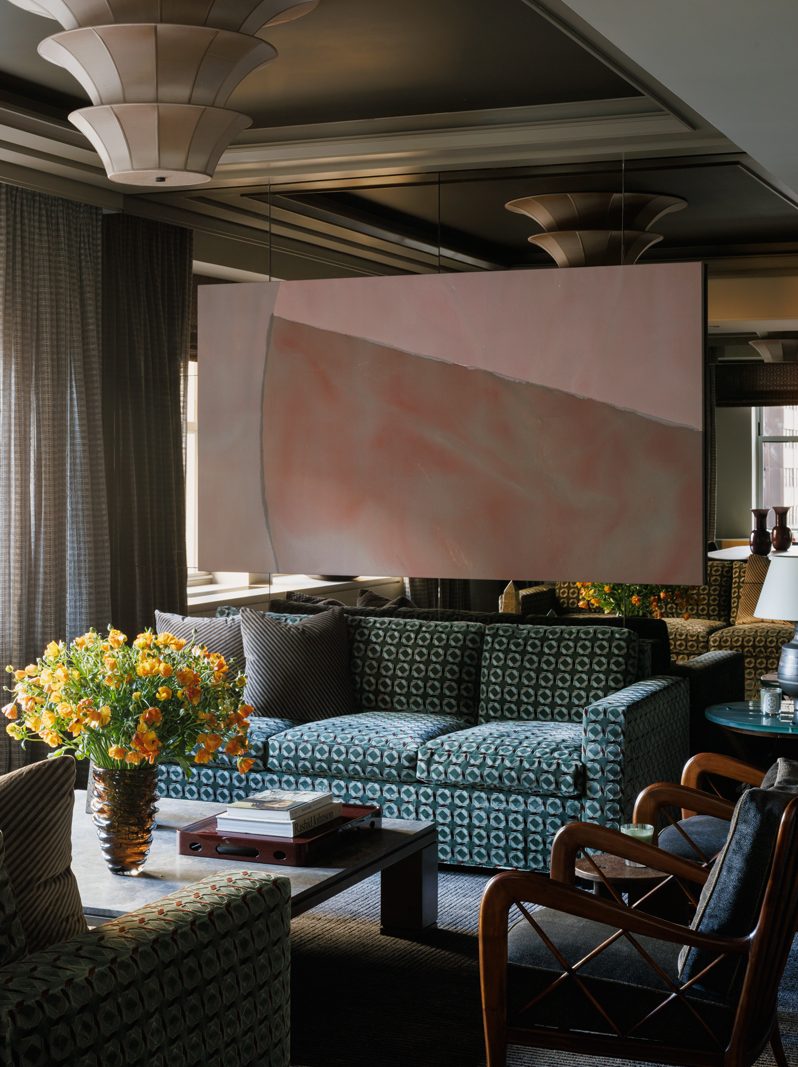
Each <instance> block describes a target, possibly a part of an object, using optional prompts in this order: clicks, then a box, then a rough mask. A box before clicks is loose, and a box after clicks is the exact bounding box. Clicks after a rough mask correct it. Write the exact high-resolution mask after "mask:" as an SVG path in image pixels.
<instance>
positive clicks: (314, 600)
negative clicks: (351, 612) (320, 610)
mask: <svg viewBox="0 0 798 1067" xmlns="http://www.w3.org/2000/svg"><path fill="white" fill-rule="evenodd" d="M285 599H286V600H292V601H296V603H297V604H320V605H321V606H322V607H325V608H342V607H343V606H344V602H343V600H336V599H335V598H334V597H331V596H313V595H312V594H311V593H297V592H294V591H291V592H289V593H286V594H285Z"/></svg>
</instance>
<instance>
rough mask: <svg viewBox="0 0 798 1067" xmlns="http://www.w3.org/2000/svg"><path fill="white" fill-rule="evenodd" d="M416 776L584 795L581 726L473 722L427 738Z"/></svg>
mask: <svg viewBox="0 0 798 1067" xmlns="http://www.w3.org/2000/svg"><path fill="white" fill-rule="evenodd" d="M418 777H419V778H420V779H421V781H423V782H440V783H445V784H447V785H455V786H475V787H476V786H482V787H484V788H486V789H507V790H510V791H515V792H519V793H551V794H554V795H556V796H568V797H573V796H580V795H581V794H582V789H583V783H584V766H583V764H582V727H581V725H579V724H577V723H545V722H536V723H534V724H532V723H527V722H489V723H483V724H482V725H481V726H473V727H471V729H469V730H460V731H459V732H458V733H456V734H448V735H447V736H446V737H439V738H438V739H437V740H435V741H429V742H427V744H426V745H424V746H423V747H422V749H421V751H420V752H419V758H418Z"/></svg>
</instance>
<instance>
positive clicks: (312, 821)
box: [216, 800, 343, 837]
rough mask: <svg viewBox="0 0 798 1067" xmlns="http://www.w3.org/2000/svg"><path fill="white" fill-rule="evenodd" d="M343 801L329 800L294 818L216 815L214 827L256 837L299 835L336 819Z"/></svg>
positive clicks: (222, 830) (230, 832) (229, 832)
mask: <svg viewBox="0 0 798 1067" xmlns="http://www.w3.org/2000/svg"><path fill="white" fill-rule="evenodd" d="M342 807H343V802H342V801H340V800H331V801H330V803H329V804H328V805H325V806H324V807H323V808H316V809H315V810H314V811H310V812H306V813H305V814H304V815H297V817H296V818H295V819H288V820H286V819H279V820H275V821H274V822H271V821H269V820H268V819H236V818H233V817H232V816H229V815H224V814H222V815H217V817H216V829H217V830H219V831H220V832H222V833H227V834H253V835H255V836H257V837H301V835H302V834H307V833H310V831H311V830H317V829H319V828H320V827H322V826H326V825H327V823H329V822H332V821H333V820H334V819H337V818H338V817H339V816H340V814H341V808H342Z"/></svg>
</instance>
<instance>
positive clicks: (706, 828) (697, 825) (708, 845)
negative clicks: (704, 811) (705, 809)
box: [657, 815, 731, 863]
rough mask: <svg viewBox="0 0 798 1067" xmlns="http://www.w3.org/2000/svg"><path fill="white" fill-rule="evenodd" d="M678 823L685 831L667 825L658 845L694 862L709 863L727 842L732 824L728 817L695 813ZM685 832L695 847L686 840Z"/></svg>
mask: <svg viewBox="0 0 798 1067" xmlns="http://www.w3.org/2000/svg"><path fill="white" fill-rule="evenodd" d="M676 825H677V826H679V827H680V828H681V830H682V831H683V833H680V832H679V830H677V829H676V826H666V827H665V829H664V830H663V831H662V832H661V833H660V835H659V837H658V838H657V845H658V846H659V847H660V848H661V849H662V850H663V852H669V853H670V854H671V855H672V856H680V857H681V858H682V859H685V860H692V861H693V862H694V863H695V862H698V863H708V862H709V861H710V860H712V859H714V858H715V856H717V854H718V853H719V852H720V850H721V849H722V848H723V846H724V845H725V844H726V838H727V837H728V836H729V826H730V825H731V824H730V823H729V820H728V819H717V818H715V817H714V816H713V815H693V816H691V817H690V818H689V819H682V820H680V821H679V822H678V823H677V824H676ZM684 834H687V836H688V837H689V838H690V841H692V842H693V845H694V846H695V847H693V845H691V844H690V841H687V840H685V837H684Z"/></svg>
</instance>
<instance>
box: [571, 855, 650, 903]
mask: <svg viewBox="0 0 798 1067" xmlns="http://www.w3.org/2000/svg"><path fill="white" fill-rule="evenodd" d="M590 858H591V859H592V860H593V863H595V864H596V866H597V867H598V868H599V870H600V871H601V874H603V875H604V877H605V878H606V879H607V881H608V882H609V883H610V885H611V886H612V887H613V888H614V889H617V890H618V892H619V893H626V894H627V895H628V897H629V903H630V904H633V903H634V901H636V900H639V899H640V897H642V896H645V894H646V893H647V892H648V891H649V889H652V888H653V887H654V886H655V885H656V884H657V882H662V881H664V880H665V879H666V878H667V877H668V876H667V874H663V873H662V871H655V870H654V868H653V867H631V866H630V865H629V864H628V863H627V862H626V861H625V860H623V859H621V857H620V856H612V855H610V854H609V853H608V852H596V853H594V854H593V855H592V856H591V857H590ZM574 870H575V871H576V874H577V877H579V878H581V879H582V880H583V881H585V882H590V884H591V888H592V890H593V893H594V894H595V895H596V896H597V897H610V898H611V896H612V894H611V893H610V892H609V890H608V889H607V886H606V885H605V884H604V882H603V881H602V878H601V874H599V873H598V871H596V870H595V869H594V868H593V867H592V865H591V864H590V863H589V862H588V860H587V858H586V857H585V856H582V857H580V859H578V860H577V861H576V863H575V864H574Z"/></svg>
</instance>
